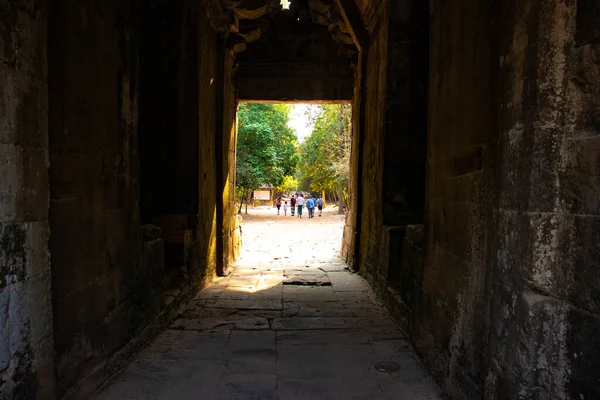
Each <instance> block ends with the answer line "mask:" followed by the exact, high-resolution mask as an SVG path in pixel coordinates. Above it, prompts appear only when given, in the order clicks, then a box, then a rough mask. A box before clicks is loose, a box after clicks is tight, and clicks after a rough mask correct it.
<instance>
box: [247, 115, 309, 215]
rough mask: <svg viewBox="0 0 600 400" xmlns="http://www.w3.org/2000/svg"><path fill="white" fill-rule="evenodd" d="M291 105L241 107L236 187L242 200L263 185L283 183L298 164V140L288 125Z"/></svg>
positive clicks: (275, 185)
mask: <svg viewBox="0 0 600 400" xmlns="http://www.w3.org/2000/svg"><path fill="white" fill-rule="evenodd" d="M288 121H289V106H287V105H284V104H257V103H243V104H241V105H240V106H239V109H238V123H239V126H238V140H237V162H236V167H237V173H236V187H237V194H238V198H239V199H240V210H241V203H242V202H243V200H244V199H246V201H248V200H249V198H250V193H251V191H252V190H254V189H257V188H259V187H260V186H262V185H272V186H274V187H277V186H280V185H281V184H282V183H283V182H284V180H285V177H286V176H288V175H291V174H292V172H293V171H294V170H295V168H296V165H297V164H298V159H299V157H298V143H297V138H296V135H295V133H294V131H293V130H292V129H291V128H290V127H289V126H288V125H287V124H288Z"/></svg>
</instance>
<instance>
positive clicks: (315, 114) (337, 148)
mask: <svg viewBox="0 0 600 400" xmlns="http://www.w3.org/2000/svg"><path fill="white" fill-rule="evenodd" d="M315 108H316V111H315ZM307 117H308V118H312V119H313V121H312V122H313V123H314V127H313V131H312V133H311V135H310V136H308V137H307V138H306V139H305V141H304V142H303V143H302V144H301V145H300V162H299V168H298V173H297V177H298V180H299V181H300V183H301V186H302V187H304V188H309V189H310V190H311V191H317V192H330V193H332V194H333V195H334V197H336V198H338V201H339V200H340V198H341V197H344V196H341V195H340V192H345V193H346V195H347V187H348V176H349V159H350V134H351V125H350V122H351V120H350V119H351V110H350V105H347V104H344V105H338V104H330V105H320V106H316V107H313V109H311V110H310V111H309V113H308V115H307Z"/></svg>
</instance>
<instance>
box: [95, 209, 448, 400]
mask: <svg viewBox="0 0 600 400" xmlns="http://www.w3.org/2000/svg"><path fill="white" fill-rule="evenodd" d="M261 217H262V218H261ZM251 218H254V220H253V221H251V222H249V223H247V224H244V226H243V227H244V230H245V234H244V238H245V241H246V243H245V247H244V251H243V254H242V257H241V260H240V261H239V262H238V264H237V266H236V268H235V270H234V271H233V272H232V273H231V274H230V275H229V276H227V277H224V278H219V279H217V280H216V281H215V282H214V283H212V284H211V285H210V286H209V287H207V288H205V289H204V290H202V291H201V292H200V293H199V294H198V295H197V296H196V298H195V299H194V301H193V303H192V304H191V305H190V306H189V307H188V308H187V309H186V310H185V311H183V312H182V315H181V318H179V319H177V320H176V321H175V322H174V323H173V324H172V325H171V327H170V329H168V330H167V331H165V332H164V333H162V334H161V335H160V336H159V337H158V338H157V339H156V340H155V341H154V342H153V343H152V344H151V345H150V346H148V348H146V349H145V350H144V351H143V352H142V353H141V354H140V355H139V356H138V357H137V358H136V359H135V360H134V361H133V363H132V364H131V365H130V366H129V367H128V368H127V369H126V370H125V372H123V373H122V374H121V375H119V376H118V377H116V379H115V381H114V382H113V383H112V384H111V385H110V386H109V387H108V388H106V389H105V390H104V391H103V392H102V393H101V394H100V396H99V398H100V399H102V400H113V399H192V398H197V399H261V400H265V399H282V400H288V399H290V400H291V399H303V400H307V399H319V400H325V399H372V400H375V399H407V400H425V399H438V398H440V397H439V394H438V393H439V390H438V388H437V387H436V385H435V383H434V382H433V380H432V379H431V378H430V377H429V375H428V374H427V372H425V370H424V369H423V367H422V366H421V364H420V362H419V361H418V359H417V356H416V355H415V354H414V353H413V351H412V348H411V346H410V345H409V344H408V342H407V341H406V340H405V338H404V336H403V334H402V333H401V332H400V330H399V329H398V327H397V326H396V324H395V323H394V321H393V320H392V319H391V317H390V316H389V315H388V314H387V312H386V311H385V310H384V309H383V308H382V307H381V306H380V304H379V303H378V301H377V299H376V298H375V297H374V295H373V294H372V293H371V292H370V290H369V286H368V285H367V283H366V282H365V281H364V280H363V279H362V278H361V277H360V276H359V275H357V274H352V273H350V272H349V271H348V270H347V269H346V265H345V264H344V262H343V261H341V260H340V259H339V258H338V257H336V255H335V251H334V243H335V242H336V241H337V242H338V243H339V241H340V240H341V238H340V233H341V224H342V223H343V220H342V219H341V218H340V217H339V216H336V215H332V214H329V213H326V214H325V218H324V219H322V220H319V219H317V220H310V221H309V220H308V219H305V220H299V219H297V218H292V217H281V218H277V217H276V216H269V215H268V214H265V213H263V215H262V216H259V217H258V218H256V217H255V216H252V217H251ZM289 232H293V235H294V237H296V238H298V239H296V240H294V241H293V243H294V244H295V245H297V246H292V245H291V243H290V242H289V241H288V240H285V239H283V240H282V239H281V238H285V237H287V236H289ZM269 238H276V239H269ZM313 244H315V245H317V246H314V247H313ZM338 246H339V244H338ZM299 250H300V251H299ZM286 253H287V254H291V256H281V254H286Z"/></svg>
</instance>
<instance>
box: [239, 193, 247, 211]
mask: <svg viewBox="0 0 600 400" xmlns="http://www.w3.org/2000/svg"><path fill="white" fill-rule="evenodd" d="M245 198H246V191H245V190H244V192H243V193H242V198H241V200H240V206H239V208H238V214H241V213H242V206H243V205H244V199H245Z"/></svg>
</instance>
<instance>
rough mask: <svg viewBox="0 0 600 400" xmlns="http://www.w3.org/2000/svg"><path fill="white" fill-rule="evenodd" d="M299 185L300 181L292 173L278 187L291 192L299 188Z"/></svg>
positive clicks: (282, 190) (279, 189)
mask: <svg viewBox="0 0 600 400" xmlns="http://www.w3.org/2000/svg"><path fill="white" fill-rule="evenodd" d="M299 186H300V182H298V180H297V179H296V178H294V177H293V176H291V175H286V176H285V178H284V179H283V182H282V183H281V185H279V186H277V187H276V189H277V191H278V192H281V193H289V192H293V191H295V190H298V187H299Z"/></svg>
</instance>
